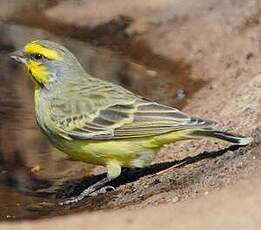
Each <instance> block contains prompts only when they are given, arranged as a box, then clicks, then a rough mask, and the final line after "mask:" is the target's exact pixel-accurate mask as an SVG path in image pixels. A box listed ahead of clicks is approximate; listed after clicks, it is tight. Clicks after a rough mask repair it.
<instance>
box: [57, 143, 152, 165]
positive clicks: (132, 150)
mask: <svg viewBox="0 0 261 230" xmlns="http://www.w3.org/2000/svg"><path fill="white" fill-rule="evenodd" d="M53 144H54V145H55V146H56V147H57V148H58V149H59V150H61V151H62V152H64V153H66V154H68V155H69V156H70V157H71V158H72V159H74V160H78V161H83V162H86V163H91V164H99V165H106V164H107V163H108V162H110V161H111V160H116V161H118V162H119V163H120V165H121V166H125V167H130V168H134V167H144V166H146V165H148V164H149V163H150V162H151V161H152V160H153V158H154V156H155V152H156V149H153V148H147V147H145V146H144V141H142V140H137V141H133V140H130V141H129V140H124V141H123V140H117V141H87V140H71V141H68V140H59V141H55V143H53Z"/></svg>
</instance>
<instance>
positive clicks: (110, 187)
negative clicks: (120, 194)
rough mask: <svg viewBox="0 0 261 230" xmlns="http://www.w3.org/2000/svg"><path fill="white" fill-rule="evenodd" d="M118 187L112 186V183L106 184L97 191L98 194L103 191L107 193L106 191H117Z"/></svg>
mask: <svg viewBox="0 0 261 230" xmlns="http://www.w3.org/2000/svg"><path fill="white" fill-rule="evenodd" d="M115 190H116V189H115V188H114V187H113V186H110V185H108V186H104V187H102V188H101V189H99V190H98V191H97V193H98V194H103V193H106V192H113V191H115Z"/></svg>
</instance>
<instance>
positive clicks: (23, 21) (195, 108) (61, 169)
mask: <svg viewBox="0 0 261 230" xmlns="http://www.w3.org/2000/svg"><path fill="white" fill-rule="evenodd" d="M260 15H261V13H260V7H259V5H258V1H254V0H249V1H244V0H237V1H233V0H229V1H218V0H208V1H203V0H200V1H193V0H184V1H176V0H151V1H141V0H133V1H130V2H125V1H121V0H110V1H108V0H98V1H95V0H74V1H73V0H53V1H51V0H41V1H40V0H27V1H22V0H20V1H19V0H13V1H0V70H1V72H0V82H1V83H0V203H1V207H0V218H1V219H2V220H7V219H17V218H18V219H19V218H38V217H41V216H48V215H49V210H48V211H46V209H44V211H42V208H43V207H42V206H44V205H42V203H43V202H48V201H49V200H52V199H54V197H55V196H56V195H55V194H56V191H57V190H59V188H60V186H62V185H63V184H64V183H65V182H66V181H68V180H74V179H75V180H77V179H79V178H82V177H85V176H88V175H91V174H98V173H101V172H103V169H102V168H101V167H94V166H91V165H87V164H84V163H80V162H74V161H71V160H70V159H68V158H67V156H66V155H65V154H63V153H61V152H59V151H58V150H55V149H54V148H53V147H51V146H50V144H49V143H48V141H47V139H46V138H45V137H44V136H43V135H42V134H41V133H40V131H39V129H38V128H37V127H36V122H35V119H34V108H33V84H32V82H31V81H30V78H29V77H28V74H26V73H25V71H24V70H23V68H22V67H21V66H19V65H17V64H16V63H14V62H13V61H12V60H10V59H9V58H8V53H9V52H12V51H14V50H16V49H18V48H20V47H22V46H23V45H24V44H26V43H27V42H29V41H32V40H36V39H49V40H53V41H56V42H59V43H61V44H63V45H64V46H66V47H67V48H68V49H69V50H71V51H72V52H73V53H74V54H75V56H76V57H77V58H78V59H79V60H80V62H81V64H82V65H83V66H84V68H85V69H86V70H87V71H88V72H89V73H90V74H92V75H93V76H95V77H98V78H101V79H106V80H109V81H113V82H116V83H117V84H120V85H122V86H124V87H126V88H128V89H130V90H131V91H134V92H136V93H138V94H140V95H142V96H144V97H146V98H148V99H150V100H155V101H158V102H161V103H164V104H168V105H171V106H176V107H177V108H179V109H183V110H184V111H186V112H189V113H193V114H194V115H196V116H202V117H206V118H208V119H213V120H216V121H218V122H219V124H220V128H221V129H222V128H224V127H226V129H229V130H230V131H233V132H235V133H238V134H239V133H242V134H244V135H258V133H260V107H261V106H260V99H261V97H260V91H261V90H260V76H259V77H258V75H257V74H258V73H259V72H260V64H261V61H260V56H261V55H260V49H261V45H260V33H261V29H260ZM258 130H259V132H258ZM186 146H187V147H186ZM184 147H186V148H185V150H186V151H184V152H183V151H182V149H184ZM201 147H202V148H200V147H199V148H195V146H194V144H193V145H188V144H187V143H186V144H184V145H182V147H180V149H178V150H176V147H175V150H174V148H172V146H170V147H167V148H166V149H165V150H163V152H162V153H160V155H159V157H158V158H157V159H156V162H162V161H166V160H175V159H181V158H184V157H187V156H190V155H195V154H198V153H200V152H201V151H202V149H204V150H206V149H207V150H210V149H212V148H213V145H211V144H209V143H205V144H204V143H203V144H202V146H201ZM191 148H192V149H191ZM249 151H250V150H249ZM185 152H186V153H185ZM224 160H225V159H224ZM241 160H242V159H241ZM235 163H236V162H235ZM245 165H246V169H247V170H248V163H247V162H246V163H245ZM202 167H203V166H202ZM222 167H223V168H224V167H227V165H226V164H225V163H224V165H223V166H222ZM235 168H236V166H235ZM191 170H192V169H191ZM182 173H183V174H182ZM187 173H189V172H181V176H182V175H183V176H184V175H186V174H187ZM227 173H228V174H229V172H227ZM208 176H209V177H213V180H212V182H211V183H214V184H219V182H218V179H217V178H216V177H215V175H214V174H213V171H210V172H209V175H208ZM203 179H204V178H203V177H202V181H203ZM213 181H214V182H213ZM193 183H195V182H193ZM193 183H192V184H193ZM202 183H203V182H202ZM224 183H225V184H226V183H229V182H224ZM198 186H199V187H200V186H201V184H199V185H198ZM170 190H171V188H168V191H170ZM199 190H200V189H199ZM159 192H160V190H158V191H157V192H155V194H157V193H159ZM137 197H138V195H137ZM170 197H171V196H170ZM131 199H132V200H131ZM131 199H130V200H131V201H133V199H134V197H132V198H131ZM160 199H162V198H160ZM165 201H166V200H165ZM135 202H137V200H136V201H135ZM135 202H134V203H133V204H135ZM39 203H40V204H41V205H39ZM120 203H121V201H118V203H117V202H116V203H115V204H114V206H115V207H116V206H117V204H120ZM112 206H113V205H112ZM144 206H146V205H144ZM105 208H106V207H105ZM39 210H40V212H39Z"/></svg>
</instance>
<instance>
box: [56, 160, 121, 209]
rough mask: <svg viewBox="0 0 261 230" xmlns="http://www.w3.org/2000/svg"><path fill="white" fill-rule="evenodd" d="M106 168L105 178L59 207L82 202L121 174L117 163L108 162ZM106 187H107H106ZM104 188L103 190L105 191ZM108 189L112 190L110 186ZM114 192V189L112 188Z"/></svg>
mask: <svg viewBox="0 0 261 230" xmlns="http://www.w3.org/2000/svg"><path fill="white" fill-rule="evenodd" d="M106 167H107V177H105V178H103V179H102V180H100V181H98V182H96V183H95V184H93V185H91V186H90V187H88V188H87V189H85V190H84V191H83V192H82V193H81V194H80V195H79V196H76V197H72V198H70V199H68V200H66V201H64V202H61V203H60V205H66V204H72V203H77V202H78V201H80V200H82V199H83V198H85V197H86V196H88V195H90V194H91V193H93V192H95V191H97V190H99V189H101V188H103V187H104V186H105V185H106V184H107V183H108V182H110V181H111V180H113V179H115V178H116V177H118V176H119V175H120V174H121V165H120V164H119V162H118V161H115V160H114V161H109V162H108V163H107V165H106ZM106 187H107V186H106ZM106 187H105V189H106ZM108 187H109V188H113V187H112V186H108ZM113 190H114V188H113Z"/></svg>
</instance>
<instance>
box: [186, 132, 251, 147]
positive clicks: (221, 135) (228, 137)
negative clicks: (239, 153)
mask: <svg viewBox="0 0 261 230" xmlns="http://www.w3.org/2000/svg"><path fill="white" fill-rule="evenodd" d="M191 134H192V135H193V136H202V137H211V138H217V139H221V140H224V141H228V142H231V143H234V144H236V145H242V146H243V145H248V144H250V143H251V142H252V141H253V138H252V137H242V136H234V135H232V134H230V133H226V132H220V131H213V130H195V131H193V132H192V133H191Z"/></svg>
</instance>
